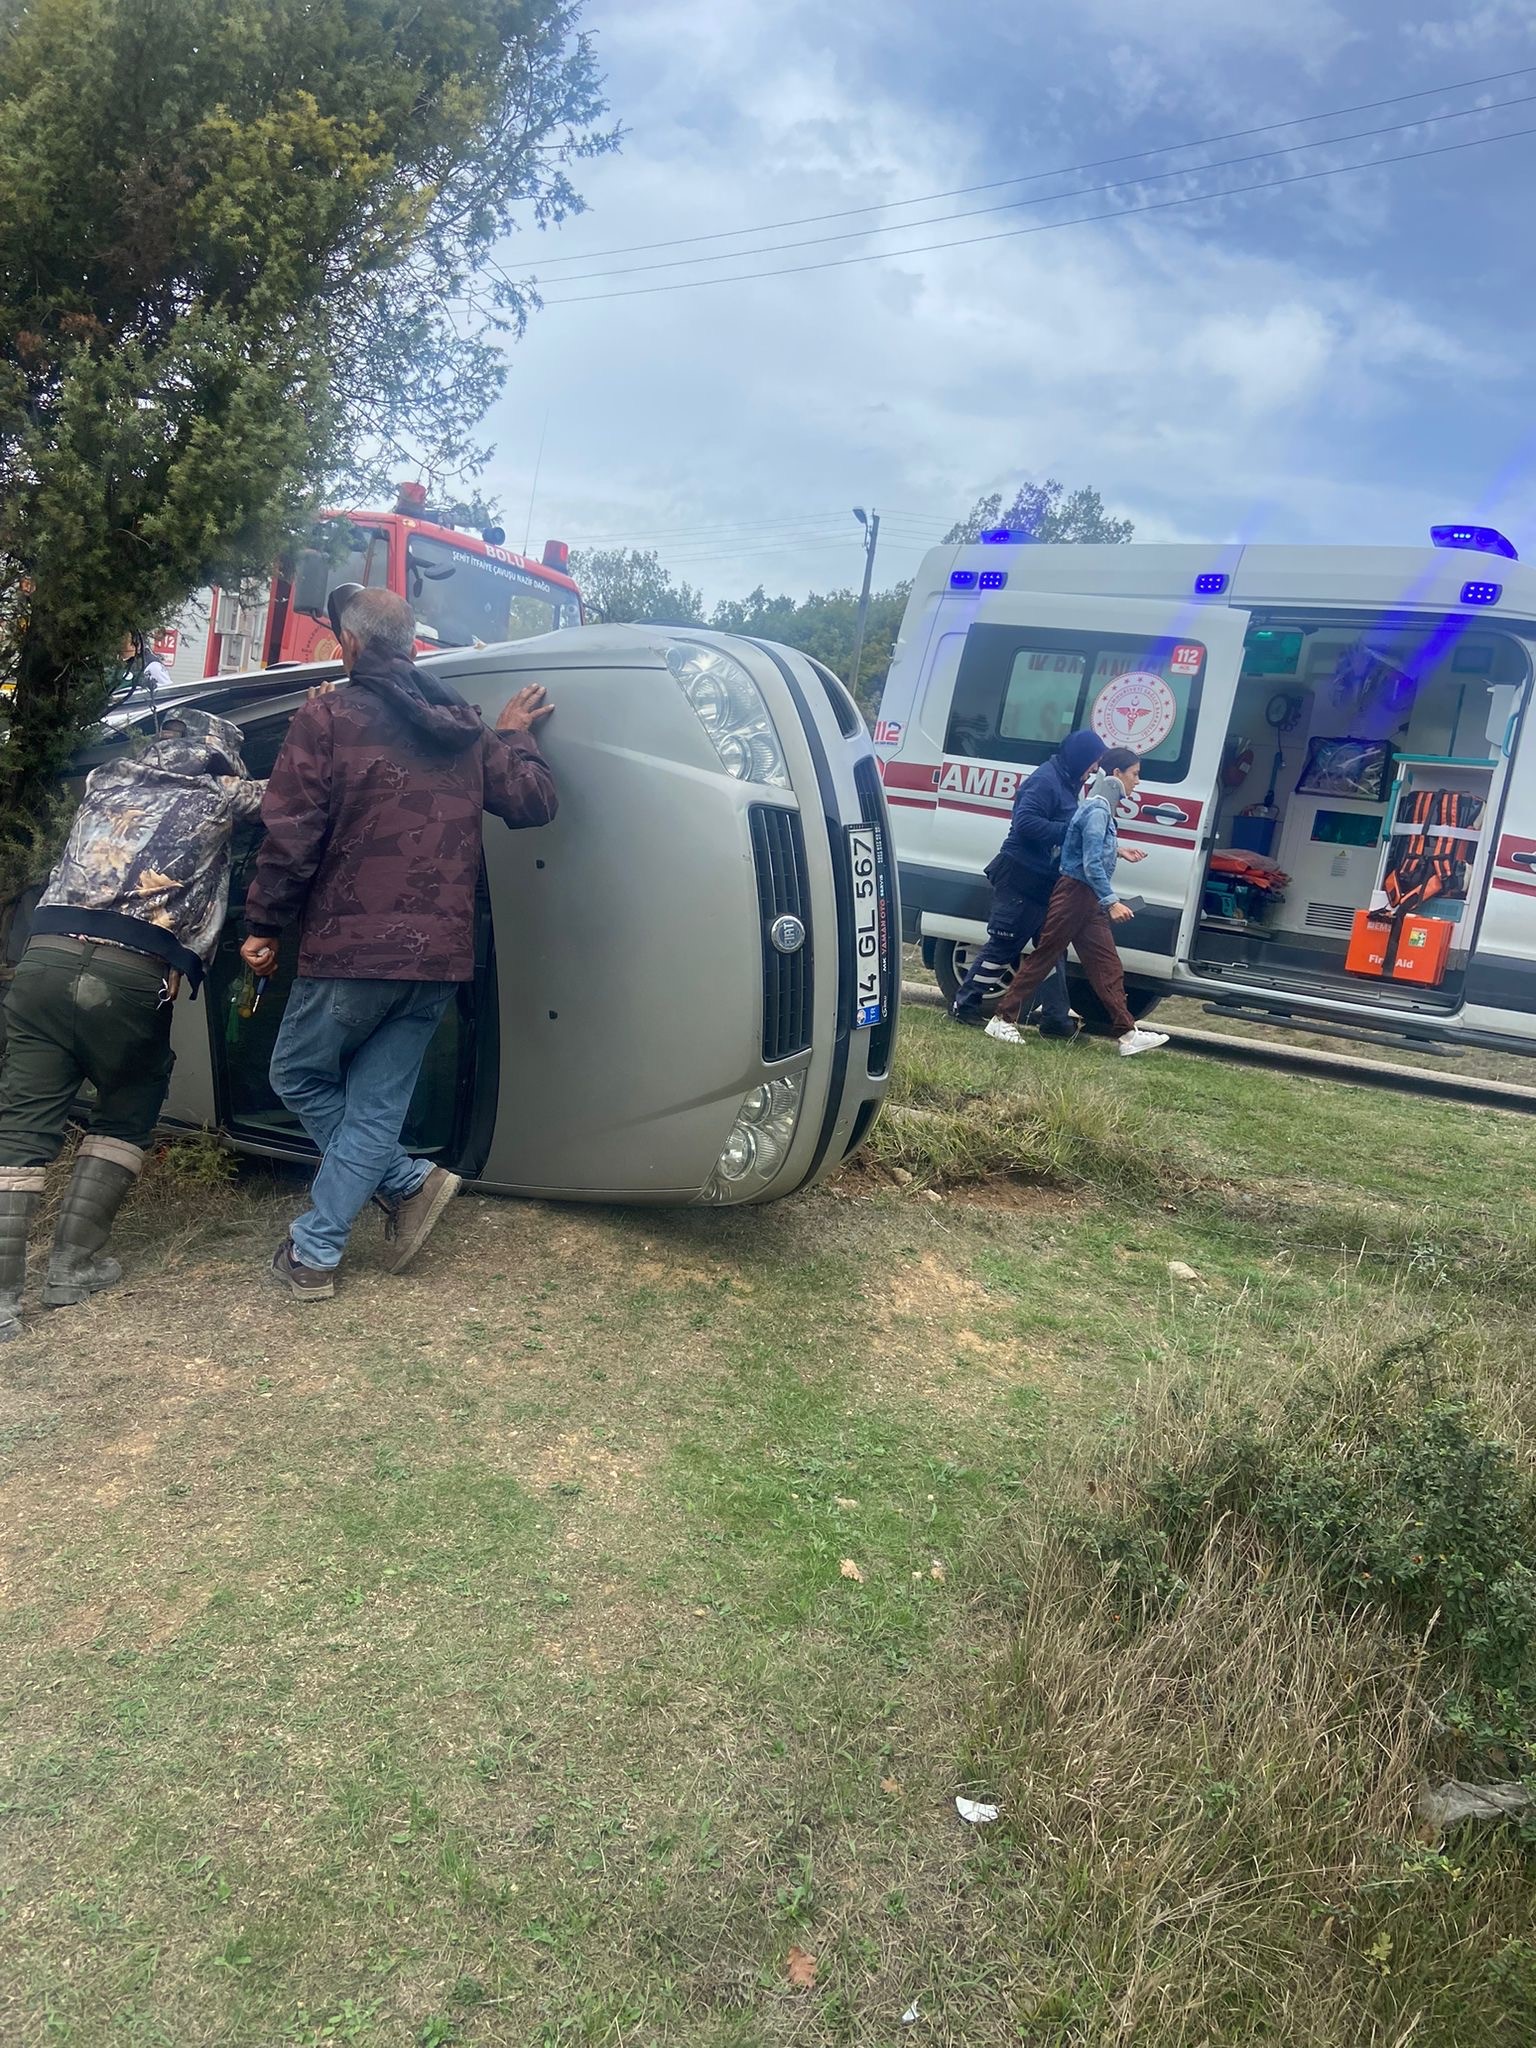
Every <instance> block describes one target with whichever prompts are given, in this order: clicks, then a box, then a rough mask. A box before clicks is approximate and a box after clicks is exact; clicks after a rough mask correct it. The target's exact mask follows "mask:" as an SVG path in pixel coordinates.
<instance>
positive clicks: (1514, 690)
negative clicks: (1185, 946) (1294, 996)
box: [1190, 614, 1529, 1000]
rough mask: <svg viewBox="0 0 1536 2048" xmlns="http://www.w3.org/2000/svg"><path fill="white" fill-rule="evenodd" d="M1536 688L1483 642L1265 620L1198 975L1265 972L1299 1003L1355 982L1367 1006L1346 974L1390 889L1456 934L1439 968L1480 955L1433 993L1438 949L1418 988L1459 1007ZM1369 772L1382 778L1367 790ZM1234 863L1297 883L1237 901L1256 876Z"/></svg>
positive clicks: (1226, 776)
mask: <svg viewBox="0 0 1536 2048" xmlns="http://www.w3.org/2000/svg"><path fill="white" fill-rule="evenodd" d="M1528 675H1529V664H1528V661H1527V658H1526V656H1525V654H1524V650H1523V649H1522V648H1521V647H1520V645H1519V643H1518V642H1517V641H1514V640H1513V639H1511V638H1510V637H1509V636H1508V635H1505V634H1501V633H1498V632H1496V631H1487V632H1485V631H1484V630H1482V629H1481V628H1480V627H1479V628H1478V629H1477V630H1475V631H1474V630H1473V629H1471V628H1470V627H1469V628H1467V629H1466V630H1465V631H1459V630H1458V631H1457V632H1454V633H1447V632H1446V631H1445V628H1444V622H1437V621H1430V620H1424V621H1409V622H1406V623H1405V622H1403V621H1402V620H1400V619H1386V618H1384V619H1381V620H1380V621H1378V622H1374V623H1373V622H1369V621H1365V620H1361V619H1359V618H1356V619H1353V620H1350V619H1343V618H1339V617H1336V616H1335V617H1328V616H1326V615H1322V616H1319V615H1316V614H1314V615H1312V616H1310V617H1303V616H1298V615H1291V616H1289V617H1284V616H1280V615H1270V616H1268V617H1267V618H1266V619H1264V620H1263V621H1262V623H1261V624H1259V625H1257V626H1256V628H1255V630H1254V631H1252V632H1251V633H1250V635H1249V642H1248V647H1247V651H1246V654H1245V658H1244V664H1243V671H1242V675H1241V678H1240V680H1239V683H1238V688H1237V692H1236V695H1235V698H1234V700H1233V703H1232V707H1231V711H1230V713H1229V723H1228V729H1227V739H1226V746H1225V751H1224V755H1223V764H1222V774H1221V778H1220V783H1219V787H1218V810H1217V830H1216V835H1215V839H1216V843H1215V847H1214V849H1213V851H1212V854H1211V857H1210V862H1209V865H1208V866H1207V869H1206V871H1205V873H1204V874H1203V875H1202V877H1201V885H1200V887H1201V893H1200V898H1199V902H1200V919H1199V924H1198V926H1197V928H1196V933H1195V937H1194V942H1193V946H1192V949H1191V958H1190V964H1191V965H1192V966H1193V967H1195V969H1196V970H1197V971H1198V972H1205V973H1210V974H1212V975H1217V976H1222V977H1225V978H1238V979H1240V978H1242V976H1243V973H1244V971H1245V969H1252V970H1253V971H1254V972H1255V973H1257V974H1258V976H1259V978H1260V979H1262V980H1265V981H1271V980H1274V979H1275V978H1276V977H1278V978H1279V979H1280V980H1282V981H1283V982H1284V983H1285V985H1287V986H1289V985H1295V986H1298V987H1302V986H1307V987H1310V986H1314V985H1316V984H1318V983H1319V982H1322V983H1328V982H1333V981H1344V982H1347V983H1349V984H1351V985H1353V986H1354V987H1355V988H1356V989H1357V990H1359V992H1360V993H1361V994H1362V995H1363V994H1364V993H1365V990H1364V988H1363V987H1362V985H1361V983H1360V981H1359V980H1358V979H1357V976H1358V973H1359V970H1358V969H1355V970H1354V971H1351V969H1350V967H1349V965H1348V963H1347V958H1346V956H1347V953H1348V951H1349V948H1350V945H1351V942H1352V940H1353V938H1354V934H1355V926H1356V921H1357V919H1359V918H1360V917H1362V916H1363V915H1366V914H1368V913H1370V912H1371V911H1372V909H1373V907H1375V908H1381V907H1384V906H1385V902H1386V890H1387V888H1388V886H1389V884H1388V877H1389V876H1390V877H1391V881H1390V887H1391V889H1392V890H1393V891H1394V892H1400V894H1401V897H1402V899H1403V900H1404V901H1405V902H1407V903H1408V904H1409V906H1410V912H1411V914H1413V915H1415V916H1422V917H1423V918H1424V919H1426V920H1428V921H1429V922H1431V923H1433V922H1435V921H1437V920H1438V921H1439V922H1440V923H1441V924H1442V925H1444V926H1446V927H1448V928H1449V929H1448V931H1447V933H1446V938H1445V940H1442V938H1441V937H1440V935H1439V934H1431V940H1432V945H1431V946H1430V947H1429V948H1428V949H1427V950H1432V951H1438V949H1439V947H1440V946H1441V945H1442V944H1443V943H1446V941H1447V940H1450V939H1452V938H1454V940H1455V942H1456V943H1457V945H1458V946H1459V947H1460V948H1462V949H1463V951H1458V952H1457V953H1456V954H1454V955H1451V954H1447V957H1446V960H1445V963H1444V972H1443V973H1442V974H1441V975H1440V976H1439V977H1438V978H1437V979H1434V980H1433V981H1432V982H1431V980H1430V977H1429V975H1428V974H1425V973H1423V972H1422V970H1423V968H1424V966H1425V965H1426V964H1427V963H1426V960H1425V957H1424V956H1425V952H1426V948H1416V949H1415V953H1416V958H1415V963H1414V964H1415V967H1416V969H1417V970H1419V971H1417V972H1415V974H1414V975H1413V976H1412V977H1411V978H1413V979H1418V980H1422V981H1423V982H1424V983H1425V984H1426V985H1427V986H1426V993H1427V992H1428V988H1429V987H1433V989H1434V992H1435V998H1436V1000H1445V999H1449V997H1450V995H1451V993H1452V990H1453V986H1454V984H1455V982H1457V981H1459V979H1460V973H1461V970H1462V968H1463V967H1464V964H1465V961H1464V948H1465V946H1466V945H1467V944H1468V943H1469V939H1470V929H1471V926H1470V915H1471V914H1470V912H1468V913H1467V916H1466V917H1465V918H1464V919H1462V923H1461V927H1460V929H1459V930H1458V929H1457V927H1456V922H1455V921H1456V920H1457V919H1458V917H1460V916H1461V910H1462V906H1463V905H1464V904H1466V903H1469V902H1475V901H1476V900H1477V899H1478V898H1479V897H1480V895H1481V890H1482V886H1483V881H1484V879H1485V877H1486V872H1487V853H1488V850H1489V849H1488V846H1487V845H1486V844H1485V843H1484V842H1483V840H1482V839H1481V838H1479V837H1478V836H1476V835H1477V833H1478V832H1479V830H1480V828H1481V827H1482V825H1483V824H1484V823H1485V822H1486V818H1487V816H1488V814H1489V812H1490V808H1491V802H1492V800H1493V799H1495V798H1496V796H1497V794H1498V791H1499V788H1500V786H1501V782H1502V776H1503V773H1504V766H1505V764H1504V753H1503V741H1504V739H1505V737H1506V735H1507V730H1508V727H1509V723H1510V719H1511V714H1512V712H1513V710H1514V709H1515V707H1516V705H1517V702H1518V699H1519V696H1520V693H1521V690H1522V689H1523V687H1524V685H1525V681H1526V679H1527V677H1528ZM1354 757H1358V762H1357V765H1358V763H1364V764H1365V765H1366V766H1371V767H1373V773H1372V774H1371V775H1370V776H1366V775H1364V773H1363V771H1362V773H1361V774H1360V775H1359V776H1357V777H1356V778H1355V779H1354V780H1353V781H1352V780H1351V775H1350V772H1349V770H1350V761H1351V759H1352V758H1354ZM1382 769H1384V770H1385V772H1384V773H1382V772H1380V771H1381V770H1382ZM1474 807H1475V808H1474ZM1436 825H1438V826H1439V827H1440V830H1439V831H1438V832H1434V831H1433V829H1432V828H1433V827H1434V826H1436ZM1429 841H1432V842H1434V843H1432V844H1431V843H1424V842H1429ZM1440 841H1447V842H1451V841H1454V845H1452V844H1440V843H1439V842H1440ZM1456 847H1461V848H1463V849H1464V851H1465V854H1466V858H1465V860H1464V861H1463V860H1461V859H1459V858H1458V857H1457V854H1456V851H1455V848H1456ZM1233 855H1236V856H1239V857H1244V858H1247V859H1251V860H1253V861H1254V863H1255V864H1256V865H1258V866H1260V867H1263V866H1265V865H1267V866H1268V867H1272V868H1273V869H1275V870H1276V871H1278V873H1279V874H1280V875H1283V876H1284V877H1285V878H1286V880H1285V881H1284V882H1283V883H1282V884H1281V885H1280V886H1279V887H1277V888H1274V889H1271V890H1268V891H1266V892H1265V893H1264V894H1263V895H1262V896H1261V895H1259V894H1258V893H1257V892H1252V891H1249V892H1244V893H1243V894H1240V893H1239V892H1238V890H1237V889H1236V888H1235V887H1234V883H1235V882H1236V881H1238V880H1241V879H1244V878H1245V874H1246V871H1245V870H1242V869H1239V868H1238V867H1236V866H1235V865H1234V863H1233V861H1232V860H1231V858H1230V857H1231V856H1233ZM1245 897H1246V900H1245ZM1368 971H1371V972H1376V973H1380V972H1381V971H1382V970H1381V969H1379V968H1378V969H1371V970H1368ZM1388 972H1390V970H1388Z"/></svg>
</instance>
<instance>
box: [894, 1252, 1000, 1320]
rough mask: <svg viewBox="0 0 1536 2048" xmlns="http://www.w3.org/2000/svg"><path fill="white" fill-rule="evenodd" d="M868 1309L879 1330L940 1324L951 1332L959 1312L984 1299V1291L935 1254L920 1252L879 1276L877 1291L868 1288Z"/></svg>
mask: <svg viewBox="0 0 1536 2048" xmlns="http://www.w3.org/2000/svg"><path fill="white" fill-rule="evenodd" d="M870 1295H871V1306H872V1307H873V1308H874V1310H875V1314H876V1318H877V1320H878V1322H879V1324H880V1325H881V1327H882V1328H887V1329H888V1328H890V1326H891V1325H892V1324H893V1323H900V1322H919V1323H942V1324H943V1325H944V1327H945V1328H946V1329H953V1327H954V1325H955V1321H956V1318H957V1316H958V1315H959V1314H960V1313H961V1311H963V1310H968V1309H971V1308H974V1307H976V1306H977V1305H978V1304H980V1303H983V1302H985V1301H986V1300H987V1290H986V1289H985V1288H984V1287H982V1286H979V1285H978V1284H977V1282H976V1281H974V1280H971V1279H968V1278H967V1276H966V1275H965V1274H964V1273H957V1272H956V1271H955V1269H954V1267H953V1266H951V1265H948V1264H946V1262H945V1261H944V1260H943V1259H941V1258H940V1256H939V1254H938V1253H937V1252H923V1253H921V1254H920V1255H919V1257H917V1258H916V1259H913V1260H911V1261H909V1262H908V1263H907V1264H906V1265H901V1266H896V1267H893V1268H892V1270H891V1271H890V1272H887V1273H883V1274H881V1276H880V1279H879V1283H878V1292H877V1291H876V1290H875V1288H874V1287H871V1289H870Z"/></svg>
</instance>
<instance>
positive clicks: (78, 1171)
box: [43, 1137, 144, 1308]
mask: <svg viewBox="0 0 1536 2048" xmlns="http://www.w3.org/2000/svg"><path fill="white" fill-rule="evenodd" d="M143 1164H144V1154H143V1153H142V1152H141V1151H140V1150H139V1148H138V1146H137V1145H127V1144H125V1143H124V1142H123V1140H122V1139H121V1138H96V1137H90V1138H87V1139H86V1140H85V1141H84V1143H83V1144H82V1145H81V1147H80V1150H79V1152H78V1153H77V1154H76V1155H75V1170H74V1172H73V1174H72V1175H71V1176H70V1182H69V1186H68V1188H67V1189H66V1190H65V1194H64V1203H63V1206H62V1208H61V1209H60V1210H59V1221H58V1225H57V1227H56V1228H55V1230H54V1233H53V1251H52V1253H51V1255H50V1257H49V1260H48V1277H47V1278H46V1279H45V1280H44V1282H43V1307H44V1308H73V1307H74V1305H75V1304H76V1303H77V1302H81V1301H85V1300H86V1299H87V1298H88V1297H89V1296H90V1295H93V1294H99V1293H100V1292H101V1290H102V1289H103V1288H104V1287H112V1286H114V1285H115V1284H116V1283H117V1282H118V1281H119V1280H121V1279H122V1277H123V1269H122V1267H121V1266H120V1265H119V1264H118V1263H117V1261H116V1259H109V1258H104V1257H103V1256H102V1254H103V1253H104V1252H105V1250H106V1244H107V1239H108V1238H109V1237H110V1236H111V1235H112V1223H113V1219H114V1218H115V1217H116V1215H117V1212H118V1210H119V1209H120V1208H121V1207H122V1201H123V1197H124V1195H126V1194H127V1192H128V1190H129V1189H130V1188H131V1187H132V1186H133V1184H134V1182H135V1181H136V1180H137V1179H138V1177H139V1171H140V1169H141V1168H142V1166H143Z"/></svg>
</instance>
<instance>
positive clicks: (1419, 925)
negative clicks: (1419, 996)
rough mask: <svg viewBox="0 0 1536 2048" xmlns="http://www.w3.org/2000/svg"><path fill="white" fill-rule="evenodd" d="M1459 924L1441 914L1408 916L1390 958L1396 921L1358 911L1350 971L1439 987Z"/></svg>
mask: <svg viewBox="0 0 1536 2048" xmlns="http://www.w3.org/2000/svg"><path fill="white" fill-rule="evenodd" d="M1455 930H1456V927H1455V925H1453V924H1451V923H1449V922H1448V921H1447V920H1446V919H1444V918H1440V917H1405V918H1404V919H1403V921H1402V929H1401V931H1400V932H1399V933H1398V936H1397V949H1396V951H1395V953H1394V954H1393V957H1392V958H1391V959H1390V960H1388V958H1387V953H1388V949H1389V948H1390V947H1391V945H1392V925H1391V922H1390V921H1389V920H1388V919H1386V918H1375V917H1372V916H1371V914H1370V912H1369V911H1367V910H1359V911H1356V913H1355V921H1354V924H1353V925H1352V926H1351V928H1350V934H1349V951H1348V952H1347V953H1346V954H1345V955H1344V966H1345V969H1346V971H1347V972H1348V973H1350V974H1376V975H1386V974H1390V975H1391V977H1392V979H1393V980H1394V981H1415V982H1418V983H1419V984H1420V986H1421V987H1424V988H1438V987H1439V986H1440V984H1441V982H1442V981H1444V979H1445V963H1446V960H1447V958H1448V957H1449V955H1450V950H1451V939H1452V937H1453V936H1454V934H1455Z"/></svg>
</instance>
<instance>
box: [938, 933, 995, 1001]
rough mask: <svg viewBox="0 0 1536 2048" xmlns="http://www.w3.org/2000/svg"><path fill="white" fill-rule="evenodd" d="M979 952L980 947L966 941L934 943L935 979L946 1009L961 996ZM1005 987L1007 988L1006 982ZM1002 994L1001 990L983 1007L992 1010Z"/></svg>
mask: <svg viewBox="0 0 1536 2048" xmlns="http://www.w3.org/2000/svg"><path fill="white" fill-rule="evenodd" d="M979 951H980V948H979V947H977V946H972V945H968V944H967V943H966V941H965V940H964V939H938V940H936V941H935V942H934V948H933V978H934V980H935V981H936V982H937V983H938V984H939V993H940V994H941V995H942V996H943V998H944V1002H945V1006H946V1008H947V1007H948V1005H949V1004H951V1003H952V1002H953V1001H954V1000H955V997H956V996H957V995H959V993H960V985H961V983H962V982H963V981H964V980H965V977H966V976H967V975H968V974H969V973H970V971H971V963H972V961H973V960H974V959H975V958H976V955H977V953H978V952H979ZM1003 987H1004V988H1006V987H1007V983H1006V982H1005V983H1004V984H1003ZM1002 992H1003V990H1002V989H1001V988H1000V989H999V990H998V991H997V995H995V996H993V997H992V998H991V1001H989V1002H987V1003H985V1004H983V1006H982V1007H983V1008H984V1009H987V1010H990V1009H991V1008H992V1004H993V1003H995V1002H996V1001H997V996H1000V995H1001V994H1002Z"/></svg>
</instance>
